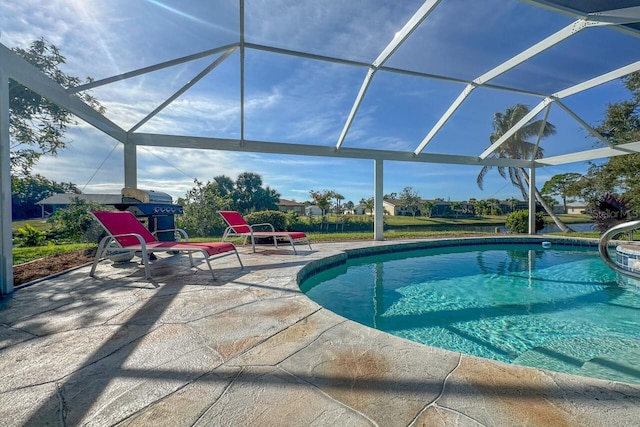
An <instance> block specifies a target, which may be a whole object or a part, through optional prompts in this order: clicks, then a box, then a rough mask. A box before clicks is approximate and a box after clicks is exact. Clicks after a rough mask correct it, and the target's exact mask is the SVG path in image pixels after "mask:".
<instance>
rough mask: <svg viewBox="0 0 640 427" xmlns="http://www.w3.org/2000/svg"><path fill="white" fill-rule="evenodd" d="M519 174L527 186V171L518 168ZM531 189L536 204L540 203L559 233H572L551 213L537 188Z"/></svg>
mask: <svg viewBox="0 0 640 427" xmlns="http://www.w3.org/2000/svg"><path fill="white" fill-rule="evenodd" d="M520 172H521V173H522V176H523V177H524V181H525V182H526V183H527V185H529V175H528V174H527V171H525V170H524V169H522V168H520ZM533 188H534V190H535V191H534V195H535V196H536V200H537V201H538V202H540V205H542V207H543V208H544V210H545V211H546V212H547V214H548V215H549V216H550V217H551V219H552V220H553V222H555V224H556V225H557V226H558V228H559V229H560V231H562V232H563V233H573V230H572V229H571V228H569V227H568V226H567V224H565V223H564V222H562V221H561V220H560V218H558V216H557V215H556V214H555V213H553V210H552V209H551V208H550V207H549V205H548V204H547V202H545V201H544V198H543V197H542V194H540V192H539V191H538V188H537V187H533Z"/></svg>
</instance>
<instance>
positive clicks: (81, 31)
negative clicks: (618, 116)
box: [0, 0, 640, 203]
mask: <svg viewBox="0 0 640 427" xmlns="http://www.w3.org/2000/svg"><path fill="white" fill-rule="evenodd" d="M421 4H422V2H420V1H415V0H403V1H402V2H398V1H395V0H352V1H349V2H344V1H338V0H315V1H307V0H304V1H302V0H269V1H263V0H247V1H245V18H246V24H245V38H246V41H247V42H248V43H255V44H263V45H271V46H276V47H279V48H283V49H291V50H299V51H306V52H311V53H313V54H318V55H327V56H332V57H338V58H343V59H349V60H354V61H362V62H365V63H371V62H372V61H373V60H374V59H375V58H376V57H377V56H378V54H379V53H380V52H381V51H382V50H383V49H384V47H385V46H386V45H387V44H388V43H389V42H390V41H391V39H392V38H393V37H394V34H395V32H396V31H398V30H399V29H400V28H402V26H403V25H404V23H405V22H406V21H407V20H408V19H409V18H410V17H411V16H412V15H413V14H414V13H415V11H416V10H417V9H418V8H419V7H420V6H421ZM573 20H574V18H572V17H569V16H565V15H559V14H556V13H552V12H550V11H548V10H545V9H542V8H539V7H535V6H532V5H531V4H528V3H524V2H519V1H510V0H509V1H505V0H486V1H482V2H477V1H472V0H444V1H442V2H441V3H440V5H439V6H438V7H437V8H436V10H435V11H434V12H433V13H432V14H431V15H429V17H428V18H427V19H426V20H425V21H424V22H423V23H422V25H421V26H420V28H418V29H417V30H416V31H415V32H414V33H413V34H412V35H411V37H410V38H409V39H408V40H407V41H406V42H405V43H404V44H403V45H402V46H401V47H400V48H399V49H398V50H397V51H396V53H395V54H394V55H393V56H392V57H391V58H390V59H389V61H388V62H387V63H386V64H385V65H387V66H389V67H395V68H402V69H406V70H411V71H417V72H423V73H430V74H437V75H443V76H449V77H454V78H458V79H462V80H473V79H474V78H476V77H478V76H480V75H482V74H483V73H485V72H486V71H488V70H490V69H492V68H493V67H495V66H497V65H498V64H500V63H501V62H503V61H505V60H507V59H508V58H510V57H512V56H514V55H516V54H517V53H519V52H521V51H523V50H524V49H526V48H527V47H529V46H530V45H531V44H533V43H536V42H538V41H540V40H542V39H543V38H545V37H547V36H549V35H551V34H552V33H554V32H556V31H558V30H560V29H561V28H563V27H564V26H566V25H568V24H569V23H571V22H572V21H573ZM39 37H45V38H46V39H47V40H48V41H49V42H50V43H53V44H55V45H56V46H57V47H58V48H59V49H60V50H61V52H62V54H63V55H64V56H66V58H67V64H65V66H64V68H63V69H64V70H65V71H66V72H68V73H69V74H72V75H76V76H78V77H82V78H84V77H86V76H91V77H93V78H94V79H96V80H99V79H103V78H107V77H110V76H113V75H117V74H119V73H124V72H127V71H131V70H135V69H139V68H142V67H146V66H150V65H154V64H157V63H160V62H163V61H167V60H171V59H174V58H177V57H181V56H186V55H189V54H193V53H197V52H200V51H204V50H207V49H212V48H216V47H219V46H224V45H226V44H229V43H234V42H237V41H238V3H237V2H236V1H228V0H227V1H184V0H183V1H177V0H176V1H169V0H164V1H159V0H134V1H131V0H110V1H99V0H64V1H63V0H48V1H46V2H45V1H42V0H22V1H20V2H2V3H0V42H1V43H3V44H4V45H6V46H7V47H10V48H11V47H27V45H28V44H29V42H30V41H32V40H34V39H37V38H39ZM638 44H639V40H638V39H637V38H633V37H629V36H628V35H625V34H622V33H620V32H616V31H612V30H611V29H608V28H590V29H588V30H585V31H582V32H580V33H579V34H577V35H575V36H573V37H571V38H570V39H568V40H565V41H564V42H563V43H561V44H560V45H558V46H556V47H554V48H552V49H550V50H549V51H546V52H543V53H542V54H540V55H538V56H537V57H536V58H534V59H533V60H532V61H530V62H529V63H526V64H523V65H520V66H518V67H516V68H515V69H513V70H511V71H509V72H507V73H505V74H503V75H501V76H499V77H498V78H496V79H495V80H493V81H492V82H491V83H493V84H496V85H504V86H509V87H515V88H519V89H526V90H531V91H536V92H543V93H551V92H553V91H558V90H562V89H564V88H567V87H570V86H572V85H574V84H576V83H578V82H580V81H582V80H585V79H589V78H592V77H595V76H598V75H600V74H603V73H605V72H608V71H611V70H613V69H615V68H618V67H621V66H623V65H627V64H630V63H632V62H634V61H637V60H638V59H640V49H638V47H639V46H638ZM216 58H217V56H210V57H206V58H202V59H199V60H196V61H193V62H189V63H185V64H181V65H179V66H175V67H171V68H166V69H163V70H159V71H156V72H154V73H152V74H148V75H144V76H139V77H136V78H132V79H128V80H124V81H120V82H118V83H114V84H110V85H106V86H102V87H98V88H96V89H94V90H93V91H92V93H93V95H94V96H95V97H96V98H98V99H99V100H100V102H101V103H102V104H103V105H104V106H105V107H106V109H107V113H106V115H107V116H108V117H109V118H110V119H112V120H113V121H114V122H116V123H117V124H119V125H120V126H122V127H124V128H125V129H129V128H130V127H131V126H133V125H135V124H136V123H137V122H138V121H139V120H141V119H142V118H144V117H145V116H146V115H147V114H148V113H149V112H151V111H152V110H153V109H155V108H156V107H157V106H158V105H159V104H161V103H162V102H163V101H164V100H165V99H167V98H168V97H169V96H171V95H172V94H173V93H174V92H175V91H177V90H178V89H180V88H181V87H182V86H183V85H185V84H186V83H187V82H188V81H189V80H190V79H192V78H193V77H194V76H196V75H197V74H198V73H199V72H200V71H201V70H202V69H204V68H205V67H206V66H208V65H209V64H210V63H211V62H212V61H213V60H215V59H216ZM245 61H246V62H245V64H246V65H245V104H244V106H245V138H246V139H250V140H259V141H274V142H288V143H301V144H314V145H323V146H334V145H335V144H336V142H337V141H338V138H339V135H340V132H341V131H342V128H343V126H344V124H345V121H346V118H347V115H348V113H349V111H350V109H351V106H352V104H353V102H354V100H355V97H356V95H357V93H358V90H359V88H360V85H361V83H362V81H363V79H364V76H365V74H366V71H367V70H366V68H362V67H353V66H348V65H343V64H336V63H327V62H321V61H315V60H311V59H305V58H298V57H293V56H287V55H280V54H274V53H269V52H263V51H258V50H253V49H246V51H245ZM239 64H240V58H239V52H238V51H236V52H235V53H233V54H232V55H231V56H230V57H229V58H228V59H227V60H225V61H224V62H223V63H222V64H221V65H220V66H219V67H217V68H216V69H215V70H213V71H212V72H211V73H209V74H208V75H207V76H206V77H205V78H204V79H203V80H201V81H200V82H198V83H197V84H196V85H195V86H194V87H193V88H191V89H190V90H189V91H188V92H186V93H185V94H184V95H182V96H181V97H180V98H178V99H177V100H176V101H175V102H174V103H172V104H171V105H170V106H169V107H167V108H166V109H165V110H163V111H162V112H161V113H159V114H158V115H157V116H156V117H154V118H153V119H151V120H150V121H149V122H148V123H146V124H145V125H143V126H142V127H141V128H140V129H139V131H140V132H149V133H169V134H176V135H179V134H181V135H193V136H211V137H220V138H234V139H235V138H239V136H240V114H239V112H240V102H239V99H240V78H239V75H240V72H239V70H240V66H239ZM463 88H464V84H460V83H455V82H450V81H443V80H439V79H426V78H422V77H415V76H409V75H405V74H397V73H389V72H383V71H378V72H377V73H376V75H375V76H374V79H373V81H372V84H371V85H370V87H369V89H368V91H367V94H366V96H365V98H364V101H363V102H362V105H361V106H360V108H359V110H358V113H357V115H356V118H355V120H354V122H353V125H352V127H351V128H350V131H349V133H348V135H347V138H346V139H345V142H344V146H345V147H357V148H370V149H383V150H400V151H409V152H410V151H413V150H414V149H415V148H416V147H417V146H418V144H419V143H420V142H421V141H422V139H423V138H424V137H425V136H426V135H427V133H428V132H429V130H430V129H431V128H432V126H433V125H434V124H435V123H436V121H437V120H438V118H439V117H440V116H441V115H442V114H443V113H444V112H445V111H446V109H447V108H448V106H449V105H450V104H451V103H452V102H453V100H454V99H455V98H456V97H457V96H458V94H459V93H460V92H461V91H462V89H463ZM626 97H627V93H626V91H625V90H624V88H623V87H622V85H621V83H620V82H619V81H614V82H610V83H606V84H604V85H601V86H599V87H596V88H594V89H591V90H589V91H587V92H584V93H580V94H577V95H574V96H571V97H569V98H567V99H565V100H564V102H565V104H566V105H567V106H568V107H569V108H570V109H571V110H572V111H574V112H575V113H576V114H578V115H579V116H580V117H581V118H582V119H584V120H585V121H586V122H587V123H589V124H591V125H597V124H598V122H599V121H600V120H601V119H602V118H603V115H604V112H605V110H606V107H607V105H608V104H609V103H613V102H618V101H620V100H622V99H624V98H626ZM540 100H541V98H539V97H535V96H529V95H524V94H521V93H514V92H507V91H501V90H494V89H488V88H484V87H480V88H478V89H476V90H475V91H474V92H473V93H472V94H471V95H470V96H469V98H468V99H467V100H466V102H465V103H463V104H462V106H461V107H460V108H459V109H458V111H457V112H456V114H455V115H454V116H453V117H452V118H451V119H450V120H449V121H448V122H447V123H446V125H445V126H444V127H443V128H442V130H441V131H440V132H439V133H438V134H437V135H436V137H435V138H434V139H433V141H432V142H431V143H430V144H429V145H428V146H427V148H426V149H425V152H429V153H447V154H463V155H475V156H477V155H479V154H480V153H481V152H482V151H483V150H484V149H485V148H486V147H487V146H488V137H489V134H490V133H491V131H492V128H491V120H492V117H493V114H494V113H495V112H498V111H504V110H505V109H506V108H507V107H509V106H512V105H514V104H516V103H522V104H526V105H529V106H531V107H533V106H535V105H536V104H538V102H539V101H540ZM549 121H550V122H551V123H553V124H554V125H556V127H557V130H558V133H557V135H555V136H553V137H551V138H549V139H547V140H545V141H543V143H542V148H543V149H544V150H545V155H546V156H552V155H557V154H564V153H568V152H571V151H573V150H575V149H583V150H587V149H590V148H593V147H594V146H595V145H594V144H595V139H593V138H591V137H589V136H588V134H587V131H586V130H585V129H584V128H583V127H582V126H581V125H580V124H578V123H577V122H576V121H575V120H574V119H573V118H571V117H570V116H569V115H567V114H566V113H565V112H564V111H563V110H561V109H560V108H558V107H552V109H551V112H550V115H549ZM68 137H69V140H70V144H69V148H68V149H66V150H64V151H63V152H62V153H61V154H60V155H59V156H58V157H56V158H48V159H43V160H41V161H40V162H39V164H38V166H37V167H36V169H35V172H36V173H40V174H42V175H44V176H46V177H48V178H50V179H53V180H56V181H64V182H69V181H71V182H74V183H76V184H77V185H78V186H79V187H80V188H82V189H83V191H84V192H87V193H119V191H120V189H121V188H122V186H123V160H122V155H123V150H122V146H121V144H120V143H118V142H116V141H114V140H111V139H109V138H108V137H107V136H105V135H103V134H102V133H101V132H99V131H96V130H95V129H93V128H91V127H89V126H87V125H85V124H82V123H81V124H80V125H78V126H74V127H73V128H72V129H70V130H69V132H68ZM373 168H374V164H373V161H372V160H351V159H323V158H317V157H304V156H281V155H263V154H246V153H234V152H223V151H213V150H185V149H168V148H151V147H142V148H139V151H138V169H139V172H138V173H139V175H138V186H139V187H140V188H149V189H155V190H160V191H165V192H167V193H170V194H171V195H172V196H173V197H174V198H177V197H179V196H183V195H184V194H185V193H186V191H187V190H188V189H190V188H191V187H193V185H194V183H193V180H194V179H199V180H201V181H207V180H211V179H212V178H213V177H215V176H218V175H227V176H230V177H231V178H233V179H235V178H236V177H237V176H238V174H240V173H241V172H244V171H250V172H255V173H258V174H260V175H261V176H262V178H263V182H264V184H265V185H268V186H270V187H271V188H275V189H276V190H277V191H279V192H280V193H281V195H282V197H283V198H287V199H295V200H298V201H304V200H308V199H309V191H310V190H323V189H328V190H335V191H337V192H339V193H341V194H343V195H344V196H345V198H346V200H352V201H354V202H356V203H357V202H358V201H359V200H360V199H361V198H363V197H364V198H368V197H371V196H372V195H373ZM586 168H587V165H586V164H584V163H578V164H571V165H566V166H558V167H547V168H541V169H538V172H537V182H538V187H539V188H541V187H542V185H543V183H544V182H545V181H546V180H548V179H549V178H550V177H551V176H553V175H555V174H559V173H565V172H583V171H585V170H586ZM478 172H479V168H478V167H471V166H456V165H441V164H425V163H407V162H389V161H387V162H385V167H384V192H385V193H391V192H398V193H399V192H400V191H401V190H402V189H403V188H404V187H407V186H411V187H412V188H413V189H414V190H416V191H417V192H418V194H419V195H420V196H421V197H423V198H426V199H428V198H436V197H442V198H445V199H451V200H467V199H469V198H471V197H475V198H477V199H486V198H500V199H504V198H509V197H519V191H518V190H516V189H515V188H513V187H512V186H511V184H510V183H508V182H507V181H505V180H503V179H502V178H501V177H500V176H499V175H498V173H497V171H495V172H491V173H490V174H489V175H487V177H486V178H485V186H484V190H483V191H482V190H480V189H479V188H478V187H477V185H476V176H477V174H478Z"/></svg>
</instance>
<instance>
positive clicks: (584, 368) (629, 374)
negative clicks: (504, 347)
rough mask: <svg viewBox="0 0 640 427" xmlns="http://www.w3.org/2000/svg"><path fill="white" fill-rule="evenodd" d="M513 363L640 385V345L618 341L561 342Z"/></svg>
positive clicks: (527, 352)
mask: <svg viewBox="0 0 640 427" xmlns="http://www.w3.org/2000/svg"><path fill="white" fill-rule="evenodd" d="M512 363H514V364H516V365H523V366H532V367H538V368H542V369H548V370H551V371H560V372H568V373H571V374H575V375H582V376H588V377H593V378H603V379H614V380H616V381H622V382H629V383H636V384H637V383H640V344H639V343H638V342H637V341H634V340H627V339H620V338H617V337H609V338H593V337H592V338H586V339H581V338H565V339H558V340H555V341H552V342H549V343H547V344H546V345H545V346H540V347H536V348H533V349H531V350H528V351H526V352H524V353H522V354H520V356H518V357H517V358H516V359H515V360H513V362H512Z"/></svg>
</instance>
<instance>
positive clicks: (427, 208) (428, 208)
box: [422, 200, 436, 217]
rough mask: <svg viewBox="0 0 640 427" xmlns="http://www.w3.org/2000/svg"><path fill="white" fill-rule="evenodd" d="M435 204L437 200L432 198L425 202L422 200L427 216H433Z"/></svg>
mask: <svg viewBox="0 0 640 427" xmlns="http://www.w3.org/2000/svg"><path fill="white" fill-rule="evenodd" d="M435 205H436V204H435V202H432V201H431V200H425V201H424V202H422V208H423V209H424V213H425V215H426V216H428V217H430V216H431V209H433V207H434V206H435Z"/></svg>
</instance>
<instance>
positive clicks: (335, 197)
mask: <svg viewBox="0 0 640 427" xmlns="http://www.w3.org/2000/svg"><path fill="white" fill-rule="evenodd" d="M331 194H332V195H333V198H334V199H335V200H336V214H337V215H340V213H341V211H340V200H344V196H343V195H342V194H340V193H336V192H335V190H334V191H332V192H331Z"/></svg>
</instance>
